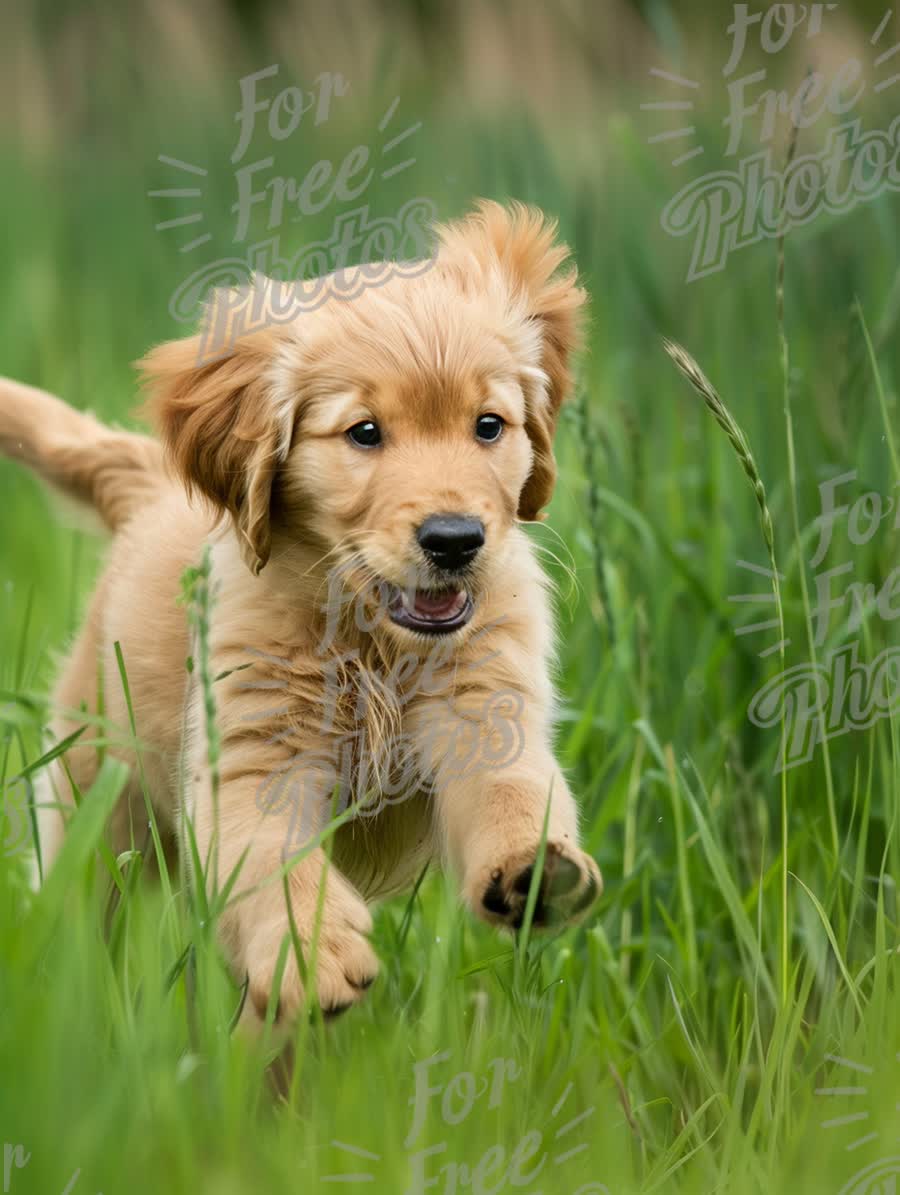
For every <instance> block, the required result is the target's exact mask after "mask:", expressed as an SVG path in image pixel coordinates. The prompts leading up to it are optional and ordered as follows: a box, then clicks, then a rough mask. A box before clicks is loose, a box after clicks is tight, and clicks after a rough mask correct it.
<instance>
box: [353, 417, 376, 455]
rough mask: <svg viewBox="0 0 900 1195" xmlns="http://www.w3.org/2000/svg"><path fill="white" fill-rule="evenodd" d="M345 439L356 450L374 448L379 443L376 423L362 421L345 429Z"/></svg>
mask: <svg viewBox="0 0 900 1195" xmlns="http://www.w3.org/2000/svg"><path fill="white" fill-rule="evenodd" d="M347 439H348V440H349V441H350V443H351V444H355V445H356V446H357V448H376V447H377V446H378V445H379V444H380V443H381V431H380V430H379V427H378V424H377V423H373V422H372V420H371V419H364V420H363V421H362V423H354V425H353V426H352V427H350V428H348V429H347Z"/></svg>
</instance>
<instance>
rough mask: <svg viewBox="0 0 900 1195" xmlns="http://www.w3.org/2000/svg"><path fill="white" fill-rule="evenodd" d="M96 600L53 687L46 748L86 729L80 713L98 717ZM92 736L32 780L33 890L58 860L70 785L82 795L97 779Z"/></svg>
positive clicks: (71, 807) (71, 799)
mask: <svg viewBox="0 0 900 1195" xmlns="http://www.w3.org/2000/svg"><path fill="white" fill-rule="evenodd" d="M99 598H100V591H98V592H97V593H96V594H95V595H94V600H93V603H92V606H91V610H90V612H89V614H88V618H87V620H86V621H85V624H84V626H83V627H82V629H81V631H80V632H79V634H78V637H77V638H76V640H75V643H74V645H73V647H72V649H71V651H70V652H69V655H68V658H67V659H66V661H65V664H64V665H63V668H62V671H61V672H60V674H59V677H58V679H57V682H56V685H55V687H54V690H53V697H52V704H51V708H52V710H53V716H52V719H51V722H50V725H49V728H48V731H49V733H48V735H47V737H46V739H45V745H46V749H50V748H51V747H52V746H53V745H54V744H56V743H58V742H60V741H61V740H63V739H65V738H67V737H69V736H70V735H72V734H74V733H75V731H77V730H78V729H79V728H80V727H82V726H85V722H84V720H83V719H80V718H79V716H78V714H79V711H82V710H83V711H84V712H85V713H86V714H88V715H95V714H97V713H98V712H99V707H100V705H101V702H100V699H99V695H100V680H99V650H100V642H99V633H98V632H99V627H98V623H99V617H98V615H99V605H100V603H99ZM95 737H96V730H95V729H94V728H93V727H91V726H88V727H87V728H86V729H85V730H84V732H83V733H82V735H81V736H80V738H79V739H78V740H77V741H76V742H75V743H74V744H73V745H72V746H71V747H70V748H69V749H68V751H66V752H65V754H64V755H62V756H60V757H58V758H57V759H54V760H53V761H52V762H51V763H50V764H49V765H48V766H47V767H46V768H44V769H43V770H42V771H41V772H39V773H38V776H37V778H36V780H35V786H34V789H35V807H36V820H37V829H38V837H39V839H40V856H39V858H40V863H38V856H37V855H36V856H35V860H34V869H33V877H34V883H35V887H37V886H38V885H39V884H40V882H41V879H42V878H43V877H44V876H46V874H47V872H48V871H49V870H50V868H51V867H52V865H53V863H54V861H55V860H56V857H57V855H58V854H59V851H60V848H61V846H62V842H63V837H64V835H65V829H66V825H67V823H68V820H69V818H70V817H71V816H72V814H73V813H74V811H75V794H74V790H73V787H72V783H73V782H74V784H75V785H77V787H78V791H79V792H81V793H85V792H87V791H88V789H89V788H90V787H91V785H92V784H93V782H94V780H95V778H96V776H97V771H98V768H99V757H98V751H97V748H96V747H95V746H92V745H90V744H87V745H85V744H84V743H83V742H82V739H88V740H91V739H93V738H95ZM67 773H68V774H67ZM70 777H71V780H70Z"/></svg>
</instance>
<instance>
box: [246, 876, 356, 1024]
mask: <svg viewBox="0 0 900 1195" xmlns="http://www.w3.org/2000/svg"><path fill="white" fill-rule="evenodd" d="M310 888H311V886H309V885H304V889H303V890H301V892H300V893H299V894H298V896H297V898H296V899H295V905H294V920H295V923H296V926H297V932H298V936H299V938H300V943H301V946H302V954H303V962H304V965H305V966H306V968H309V967H310V964H311V963H312V962H314V965H315V986H316V995H317V997H318V1003H319V1006H320V1008H321V1009H322V1012H323V1013H324V1014H325V1016H326V1017H334V1016H337V1015H338V1014H339V1013H342V1012H344V1011H346V1009H348V1008H349V1007H350V1006H351V1005H352V1004H356V1003H358V1002H359V1001H360V1000H361V999H362V998H363V995H364V994H365V992H366V989H367V988H369V987H371V985H372V983H373V982H374V980H375V977H376V976H377V974H378V959H377V958H376V956H375V952H374V951H373V950H372V947H371V946H370V945H369V943H368V941H367V940H366V935H367V934H368V933H370V932H371V929H372V918H371V915H370V913H369V910H368V909H367V907H366V905H365V903H364V901H363V900H362V899H361V898H360V897H359V896H358V895H357V893H356V892H355V891H354V889H353V888H352V887H351V886H350V884H349V883H348V882H347V881H346V880H345V879H344V878H343V876H341V875H340V874H339V873H338V872H336V871H330V872H329V873H328V878H327V883H326V889H325V900H324V908H323V912H322V920H321V925H320V928H319V934H318V945H317V947H316V955H315V959H314V960H313V959H312V957H311V956H312V943H313V936H314V930H315V917H316V902H315V899H314V890H312V891H311V890H310ZM289 932H290V925H289V922H288V917H287V912H286V911H285V909H284V902H283V898H282V902H281V907H280V909H278V910H273V909H272V908H271V906H270V908H269V910H268V912H267V916H266V917H265V919H264V920H261V921H258V922H257V923H256V924H254V925H253V926H252V929H251V931H250V933H249V940H248V941H247V944H246V949H245V952H244V957H245V960H246V969H247V976H248V991H247V1001H246V1004H245V1010H244V1013H245V1020H249V1021H251V1022H253V1021H256V1022H257V1023H259V1022H261V1021H262V1020H264V1018H265V1016H266V1010H267V1009H268V1007H269V1002H270V1000H271V997H272V991H273V988H274V985H275V972H276V970H277V964H278V953H279V950H280V949H281V943H282V941H283V940H284V936H285V934H287V933H289ZM303 1001H304V988H303V981H302V979H301V976H300V974H299V971H298V968H297V960H296V955H295V952H294V949H293V947H292V946H291V947H289V948H288V955H287V961H286V963H285V968H284V973H283V975H282V980H281V988H280V990H279V993H278V1005H277V1008H276V1020H277V1021H278V1023H279V1024H282V1023H290V1022H292V1021H294V1020H295V1019H296V1017H297V1016H298V1015H299V1013H300V1010H301V1008H302V1006H303Z"/></svg>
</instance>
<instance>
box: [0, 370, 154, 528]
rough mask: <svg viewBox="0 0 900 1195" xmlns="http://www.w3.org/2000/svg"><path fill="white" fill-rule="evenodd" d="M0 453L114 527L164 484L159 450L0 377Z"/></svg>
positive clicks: (146, 438) (40, 392)
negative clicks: (25, 467)
mask: <svg viewBox="0 0 900 1195" xmlns="http://www.w3.org/2000/svg"><path fill="white" fill-rule="evenodd" d="M0 454H3V455H4V456H9V457H12V458H14V459H16V460H20V461H22V462H24V463H25V464H26V465H29V466H30V467H31V468H32V469H34V471H35V472H36V473H37V474H38V475H39V476H40V477H42V478H43V479H44V480H45V481H47V482H49V483H50V484H51V485H53V486H55V487H56V488H57V489H59V490H60V491H61V492H62V493H63V494H64V495H66V497H68V498H74V499H75V500H76V501H77V502H81V503H83V504H86V505H88V506H91V507H93V509H94V510H95V511H96V512H97V514H98V515H99V516H100V518H101V519H102V520H103V522H104V523H105V524H106V526H107V527H109V528H110V530H113V531H115V529H116V528H117V527H120V526H121V525H122V524H123V523H124V522H125V521H126V520H127V519H128V518H129V516H130V515H131V514H132V513H133V512H134V510H135V509H136V508H137V507H138V506H140V505H142V504H143V503H144V502H146V501H147V500H148V499H150V498H152V497H153V496H154V495H155V494H156V493H158V491H159V490H160V489H162V488H163V486H164V485H165V483H166V474H165V470H164V466H163V456H162V449H161V447H160V445H159V444H158V443H157V442H156V441H155V440H151V439H150V437H149V436H141V435H137V434H136V433H134V432H124V431H115V430H113V429H112V428H108V427H105V426H104V425H103V424H102V423H100V422H99V420H97V419H95V418H94V417H93V415H87V414H84V413H83V412H81V411H76V410H75V409H74V408H73V407H70V406H67V405H66V403H64V402H62V401H61V400H60V399H58V398H54V397H53V395H52V394H47V393H45V392H44V391H43V390H37V389H35V387H33V386H25V385H23V384H22V383H21V382H13V381H11V380H10V379H8V378H0Z"/></svg>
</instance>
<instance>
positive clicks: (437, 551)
mask: <svg viewBox="0 0 900 1195" xmlns="http://www.w3.org/2000/svg"><path fill="white" fill-rule="evenodd" d="M416 539H417V541H418V543H419V547H420V548H421V549H422V551H423V552H424V553H425V555H426V556H427V558H428V560H429V562H430V563H431V564H433V565H434V566H435V568H439V569H441V571H442V572H447V573H458V572H460V571H461V570H462V569H464V568H466V566H467V565H469V564H471V563H472V561H473V560H474V559H475V557H476V556H477V555H478V552H479V551H480V549H481V548H482V547H484V523H482V521H481V519H476V518H472V517H470V516H468V515H456V514H440V515H429V516H428V518H427V519H426V520H425V521H424V523H422V524H421V526H420V527H419V529H418V531H417V532H416Z"/></svg>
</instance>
